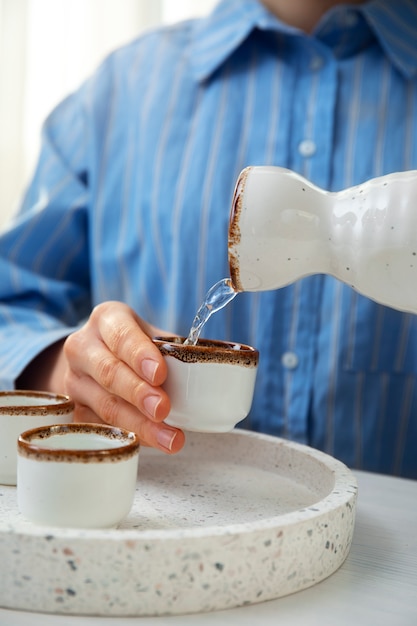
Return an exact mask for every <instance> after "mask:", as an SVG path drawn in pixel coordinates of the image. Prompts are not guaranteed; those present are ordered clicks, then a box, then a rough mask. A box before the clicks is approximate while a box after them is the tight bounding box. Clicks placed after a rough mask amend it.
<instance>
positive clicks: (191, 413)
mask: <svg viewBox="0 0 417 626" xmlns="http://www.w3.org/2000/svg"><path fill="white" fill-rule="evenodd" d="M153 341H154V343H155V345H156V346H157V347H158V348H159V350H160V351H161V353H162V354H163V356H164V358H165V361H166V363H167V366H168V376H167V379H166V381H165V383H164V385H163V388H164V389H165V391H166V392H167V394H168V395H169V397H170V400H171V411H170V413H169V415H168V418H167V419H166V420H165V421H166V423H167V424H170V425H171V426H176V427H178V428H181V429H183V430H194V431H199V432H212V433H214V432H216V433H220V432H227V431H230V430H232V429H233V428H234V427H235V426H236V424H237V423H238V422H240V421H241V420H243V419H244V418H245V417H246V416H247V414H248V413H249V410H250V407H251V404H252V398H253V392H254V387H255V380H256V372H257V366H258V360H259V352H258V351H257V350H255V348H252V347H250V346H247V345H244V344H238V343H231V342H226V341H215V340H208V339H199V341H198V342H197V344H196V345H185V344H184V341H185V337H155V338H154V339H153Z"/></svg>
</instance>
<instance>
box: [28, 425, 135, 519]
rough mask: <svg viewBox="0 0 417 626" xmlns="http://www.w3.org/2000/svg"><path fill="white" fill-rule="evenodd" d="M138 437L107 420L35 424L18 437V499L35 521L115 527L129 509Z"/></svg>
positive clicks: (132, 494) (131, 498)
mask: <svg viewBox="0 0 417 626" xmlns="http://www.w3.org/2000/svg"><path fill="white" fill-rule="evenodd" d="M138 460H139V438H138V436H137V435H136V434H135V433H132V432H129V431H127V430H124V429H121V428H116V427H113V426H108V425H105V424H78V423H72V424H61V425H56V426H45V427H42V428H35V429H32V430H28V431H26V432H24V433H22V434H21V435H20V436H19V439H18V459H17V502H18V507H19V510H20V512H21V513H22V514H23V515H24V516H25V517H26V518H27V519H29V520H30V521H32V522H34V523H35V524H41V525H47V526H61V527H62V526H64V527H67V528H112V527H115V526H117V524H118V523H119V522H120V521H121V520H122V519H123V518H124V517H125V516H126V515H127V514H128V513H129V511H130V508H131V506H132V503H133V498H134V494H135V488H136V477H137V471H138Z"/></svg>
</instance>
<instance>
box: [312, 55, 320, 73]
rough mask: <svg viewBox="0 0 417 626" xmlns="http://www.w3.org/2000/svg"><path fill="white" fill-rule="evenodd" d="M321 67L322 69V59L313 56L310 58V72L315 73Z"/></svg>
mask: <svg viewBox="0 0 417 626" xmlns="http://www.w3.org/2000/svg"><path fill="white" fill-rule="evenodd" d="M321 67H323V59H322V57H320V56H318V55H317V56H314V57H312V59H311V61H310V70H311V71H312V72H316V71H317V70H319V69H320V68H321Z"/></svg>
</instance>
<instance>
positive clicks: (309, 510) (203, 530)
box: [0, 428, 358, 542]
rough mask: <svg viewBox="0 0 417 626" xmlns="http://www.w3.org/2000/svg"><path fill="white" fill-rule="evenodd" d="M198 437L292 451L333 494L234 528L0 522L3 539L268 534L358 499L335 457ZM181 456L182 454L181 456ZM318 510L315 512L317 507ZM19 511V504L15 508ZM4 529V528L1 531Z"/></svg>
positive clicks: (300, 447)
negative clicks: (323, 476) (327, 477)
mask: <svg viewBox="0 0 417 626" xmlns="http://www.w3.org/2000/svg"><path fill="white" fill-rule="evenodd" d="M192 435H194V436H195V435H197V436H209V437H213V436H215V437H218V436H221V437H233V438H236V437H237V438H238V439H240V438H251V439H256V440H258V441H260V442H263V441H264V442H266V443H270V444H274V443H275V444H276V445H277V446H283V447H285V448H286V449H289V450H293V451H294V452H296V453H299V454H300V455H305V456H308V457H310V458H312V459H313V460H315V461H317V463H320V464H322V465H323V466H324V467H326V469H327V470H328V471H329V472H331V473H332V474H333V476H334V484H333V487H332V489H331V491H330V492H329V493H328V494H327V495H326V496H325V497H324V498H321V499H318V500H317V501H315V502H314V503H313V504H311V505H309V506H307V507H305V508H302V509H297V510H296V511H291V512H289V513H283V514H279V515H274V516H270V517H268V518H265V519H260V520H254V521H246V522H245V521H242V522H237V523H234V524H227V525H225V524H213V525H206V526H187V527H183V528H182V527H181V528H166V529H165V528H163V529H144V530H141V529H140V528H118V527H117V528H105V529H97V528H92V529H79V528H70V527H58V526H47V525H43V526H40V525H39V526H37V525H35V524H33V525H29V526H28V527H27V528H25V529H24V530H22V529H21V528H15V527H13V526H11V524H10V522H2V521H1V520H0V536H1V535H8V534H10V535H17V536H19V535H21V536H25V537H33V538H36V537H45V536H53V537H54V539H65V540H75V541H77V540H94V541H99V540H106V541H116V542H117V541H120V540H122V541H131V540H136V541H137V542H140V541H142V540H143V541H144V542H146V541H151V540H161V539H164V540H166V541H169V540H170V539H172V540H175V541H176V540H177V539H178V538H179V537H181V538H184V537H187V539H192V538H193V537H195V538H196V539H198V538H201V537H206V538H207V537H210V536H213V537H218V536H221V535H225V534H233V535H235V534H246V533H253V532H257V531H262V530H267V529H269V528H277V529H279V528H281V527H285V528H287V527H288V526H292V525H293V524H296V523H297V524H298V523H301V522H303V521H311V520H314V519H316V518H319V517H321V516H323V515H325V514H326V513H328V512H329V511H334V510H336V509H338V508H339V507H340V506H346V505H348V504H349V503H350V502H352V501H355V500H356V497H357V490H358V484H357V479H356V478H355V476H354V475H353V473H352V472H351V470H350V469H349V468H348V467H347V465H345V464H344V463H343V462H342V461H339V460H338V459H336V458H335V457H332V456H331V455H329V454H327V453H325V452H322V451H321V450H317V449H316V448H313V447H311V446H308V445H305V444H301V443H298V442H294V441H290V440H287V439H284V438H281V437H276V436H274V435H267V434H264V433H258V432H253V431H247V430H243V429H239V428H236V429H234V430H232V431H230V432H229V433H221V435H220V434H219V433H204V434H203V433H198V434H197V433H192ZM179 454H181V452H179ZM140 466H141V461H140V457H139V472H138V481H140ZM347 478H349V485H348V486H347V485H346V479H347ZM2 488H5V489H10V490H15V491H17V488H16V486H10V485H0V490H1V489H2ZM318 505H319V508H318V509H317V510H316V507H317V506H318ZM16 507H17V504H16ZM2 526H3V528H2Z"/></svg>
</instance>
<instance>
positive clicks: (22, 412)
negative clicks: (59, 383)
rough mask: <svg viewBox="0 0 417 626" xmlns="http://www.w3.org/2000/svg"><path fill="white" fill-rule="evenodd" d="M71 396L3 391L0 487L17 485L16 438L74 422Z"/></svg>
mask: <svg viewBox="0 0 417 626" xmlns="http://www.w3.org/2000/svg"><path fill="white" fill-rule="evenodd" d="M73 415H74V403H73V402H72V400H70V398H69V397H68V396H65V395H60V394H56V393H49V392H46V391H45V392H43V391H21V390H12V391H0V484H2V485H15V484H16V466H17V438H18V437H19V435H20V433H21V432H23V431H24V430H28V429H29V428H36V427H37V426H48V425H49V424H60V423H67V422H71V421H72V419H73Z"/></svg>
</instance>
